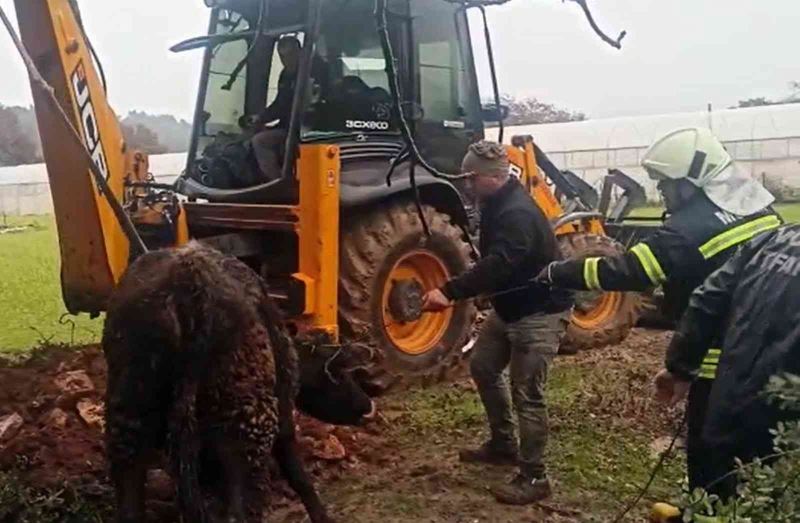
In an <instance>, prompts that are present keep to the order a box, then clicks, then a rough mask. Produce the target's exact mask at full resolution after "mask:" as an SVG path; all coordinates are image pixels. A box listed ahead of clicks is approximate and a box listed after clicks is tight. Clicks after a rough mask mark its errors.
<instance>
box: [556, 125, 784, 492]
mask: <svg viewBox="0 0 800 523" xmlns="http://www.w3.org/2000/svg"><path fill="white" fill-rule="evenodd" d="M642 166H643V167H644V168H645V170H646V171H647V173H648V174H649V176H650V177H651V178H653V179H654V180H657V181H658V189H659V191H660V192H661V193H662V195H663V197H664V202H665V204H666V207H667V212H668V213H669V218H668V219H667V220H666V221H665V222H664V224H663V225H662V226H661V227H659V228H658V229H657V230H656V231H655V232H654V233H653V234H652V235H650V236H648V237H647V238H645V239H644V240H643V241H642V242H640V243H638V244H637V245H634V246H633V247H632V248H631V249H630V250H629V251H628V252H627V253H625V254H623V255H619V256H607V257H602V258H596V257H591V258H587V259H585V260H575V261H567V262H561V263H554V264H552V265H551V266H549V267H548V268H547V270H546V271H545V272H544V273H543V274H542V275H541V279H542V280H543V281H546V282H549V283H552V284H553V285H557V286H562V287H566V288H571V289H583V290H601V289H602V290H607V291H645V290H648V289H650V288H652V287H657V286H659V285H661V286H662V287H663V289H664V295H665V304H664V309H665V311H664V312H666V313H667V315H668V316H670V317H671V318H672V319H674V320H677V319H679V318H680V316H681V314H682V313H683V311H684V310H685V309H686V306H687V304H688V302H689V297H690V296H691V293H692V291H694V289H695V288H697V287H698V286H700V284H702V283H703V280H705V278H706V277H707V276H708V275H709V274H711V273H712V272H713V271H714V270H716V269H717V268H719V267H720V266H721V265H722V264H723V263H724V262H725V261H726V260H728V259H729V258H730V256H731V255H732V254H733V253H734V252H735V251H736V249H738V248H739V247H740V246H741V245H743V244H745V243H746V242H747V241H749V240H750V239H751V238H753V237H754V236H756V235H758V234H759V233H762V232H765V231H769V230H773V229H775V228H777V227H779V226H780V225H781V220H780V218H779V217H778V216H777V215H776V214H775V213H774V212H773V211H772V209H771V207H770V204H771V203H772V202H773V200H774V198H773V197H772V195H770V193H769V192H767V190H766V189H764V188H763V187H762V186H761V184H759V183H758V182H756V181H754V180H752V178H751V177H750V174H749V173H748V172H746V171H745V170H743V169H741V168H740V167H739V166H738V165H736V164H735V163H734V162H733V160H732V159H731V157H730V155H729V154H728V153H727V151H726V150H725V148H724V147H723V145H722V143H720V142H719V140H717V139H716V137H715V136H714V135H713V134H712V133H711V131H709V130H708V129H703V128H688V129H679V130H676V131H673V132H671V133H668V134H667V135H666V136H664V137H663V138H661V139H660V140H658V141H656V142H655V143H654V144H653V145H652V146H651V147H650V149H649V150H648V151H647V152H646V153H645V155H644V158H643V159H642ZM706 351H707V353H706V355H705V359H704V361H703V366H702V372H701V373H700V374H699V376H698V380H696V381H694V383H693V384H692V387H691V390H690V391H689V400H688V404H687V407H686V408H687V418H688V438H687V465H688V472H689V485H690V487H691V488H696V487H702V486H705V485H706V484H707V483H708V482H709V481H710V479H711V478H710V477H709V476H708V471H709V470H710V466H709V463H710V462H713V460H714V457H713V455H712V453H711V451H710V449H709V447H708V446H707V445H705V444H704V442H703V438H702V428H703V424H704V421H705V417H706V411H707V404H708V395H709V393H710V391H711V386H712V384H713V381H714V376H715V374H716V367H717V362H718V361H719V358H720V348H719V343H718V340H710V342H709V345H708V346H707V347H706ZM663 378H664V379H668V378H669V377H668V376H664V377H663Z"/></svg>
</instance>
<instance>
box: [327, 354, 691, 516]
mask: <svg viewBox="0 0 800 523" xmlns="http://www.w3.org/2000/svg"><path fill="white" fill-rule="evenodd" d="M648 364H649V362H648ZM646 365H647V364H646ZM646 365H645V366H646ZM620 372H622V374H620V375H619V376H623V375H626V374H625V371H624V369H622V368H620V367H619V366H616V367H615V366H613V365H611V366H608V365H606V364H604V363H603V362H602V361H601V363H599V364H585V363H584V364H580V363H577V364H576V362H575V361H574V360H572V359H568V358H565V359H559V360H557V363H556V365H555V366H554V367H553V370H552V372H551V375H550V378H549V381H548V393H547V395H548V405H549V410H550V419H551V437H550V442H549V445H548V452H547V462H548V464H549V467H550V469H551V473H552V476H553V477H554V478H556V481H557V485H558V486H557V489H556V492H557V494H556V498H555V500H554V502H555V503H556V504H557V505H558V506H560V507H566V508H572V509H577V510H580V511H581V512H582V513H583V514H584V515H585V516H589V517H590V518H592V519H590V520H592V521H608V520H610V519H611V518H612V517H613V516H614V515H615V514H616V513H617V512H618V511H619V510H620V509H621V508H622V507H623V506H624V505H625V504H626V503H628V502H629V501H630V500H632V499H633V498H634V497H635V496H636V495H637V494H638V492H639V489H640V488H641V486H642V485H643V484H644V483H645V482H646V480H647V478H648V477H649V475H650V473H651V471H652V467H653V466H654V465H655V459H656V458H655V457H654V455H653V452H652V450H651V443H652V441H653V439H654V437H655V435H654V434H657V433H659V431H660V430H662V429H655V426H657V425H658V423H657V421H656V418H658V417H659V415H663V413H660V414H659V413H658V412H656V411H655V410H654V412H653V416H652V417H650V418H648V419H645V420H641V419H640V420H636V419H625V416H624V415H620V416H617V417H615V416H603V415H602V414H601V413H599V412H598V410H597V407H596V405H594V400H595V399H597V398H599V397H612V396H613V397H617V398H621V397H623V396H626V395H628V394H638V395H644V394H649V381H648V383H647V384H646V386H645V387H644V389H645V391H643V390H641V389H638V388H637V389H635V390H629V389H627V385H625V380H623V379H620V378H619V377H616V376H617V374H614V376H615V377H614V378H613V379H607V376H606V375H607V374H608V373H620ZM648 375H649V374H648ZM589 383H592V384H593V386H594V388H593V389H592V390H590V391H589V390H588V389H587V386H586V385H587V384H589ZM623 389H624V390H623ZM401 401H402V403H400V404H398V405H391V407H395V408H399V409H400V410H401V412H402V414H400V415H399V416H396V417H393V418H392V419H391V422H390V423H391V427H392V431H393V434H392V436H391V437H392V442H393V447H396V450H395V452H397V453H398V454H402V455H403V456H404V461H406V462H409V463H411V465H408V466H410V467H412V468H411V469H410V470H413V467H415V466H418V464H419V463H423V464H426V465H423V466H428V465H427V464H431V465H432V466H434V468H435V469H436V470H439V471H440V472H439V475H442V474H443V475H444V476H445V478H446V479H444V480H441V479H440V480H439V481H443V482H444V484H445V486H446V492H447V493H446V494H443V495H442V499H437V503H439V505H440V506H439V507H438V508H437V509H435V510H434V509H432V508H431V509H429V510H428V512H427V517H428V518H430V519H427V518H426V520H429V521H437V522H438V521H442V520H447V518H446V517H443V513H445V514H446V513H447V506H448V503H449V504H450V505H452V506H454V507H455V506H461V508H462V509H463V510H464V512H462V513H461V514H460V515H461V516H463V517H467V516H469V517H472V516H477V514H478V512H477V510H478V509H477V508H475V507H476V506H480V505H481V504H486V503H489V505H488V506H489V507H490V508H491V507H493V505H491V501H490V498H487V496H486V493H485V492H483V491H482V490H481V489H482V488H483V487H484V485H485V484H486V483H487V482H493V481H498V480H502V478H503V476H502V474H499V475H498V473H497V472H495V471H491V470H487V469H486V467H481V466H472V467H469V466H463V465H462V466H459V465H458V464H452V463H451V462H453V458H452V456H453V455H454V454H455V451H456V450H457V448H459V447H463V446H467V445H470V444H476V443H478V442H480V441H482V440H483V439H484V438H485V437H486V436H487V433H486V421H485V415H484V412H483V408H482V406H481V404H480V400H479V398H478V396H477V394H476V393H475V392H474V391H471V390H468V389H465V388H464V387H457V386H449V387H448V386H444V387H434V388H431V389H426V390H415V391H411V392H410V393H406V394H404V395H403V397H402V399H401ZM391 407H390V408H391ZM653 408H654V409H655V407H653ZM654 431H655V432H654ZM447 463H451V464H450V465H447ZM442 470H444V473H442V472H441V471H442ZM409 475H410V476H412V478H411V479H409V478H408V476H409ZM413 476H414V474H413V472H412V473H409V471H403V472H400V473H398V472H394V473H393V475H392V479H391V486H390V488H388V489H385V488H383V486H382V485H379V486H377V487H375V494H374V495H375V496H377V497H378V498H379V499H380V504H379V506H376V507H371V508H370V510H376V511H377V514H378V515H380V516H381V517H382V518H386V519H387V521H395V519H393V516H396V514H397V508H398V507H403V509H404V511H408V513H409V514H413V515H415V516H422V515H426V514H425V513H424V512H422V513H421V512H420V504H422V505H423V506H424V503H425V497H426V496H428V495H430V492H429V491H428V490H426V489H425V488H420V483H421V482H420V480H419V479H416V478H414V477H413ZM682 476H683V457H682V456H681V455H677V456H672V457H670V458H669V459H667V460H666V462H665V466H664V468H663V469H662V471H661V472H660V473H659V475H658V476H657V478H656V480H655V482H654V484H653V486H652V487H651V489H650V490H649V491H648V494H647V496H646V497H645V499H644V500H643V501H642V502H640V504H639V506H638V507H637V508H636V510H635V511H634V516H633V518H634V519H630V520H638V519H635V518H637V517H642V516H643V515H644V514H645V512H646V511H647V508H648V507H649V504H650V503H651V502H652V501H653V500H669V499H673V498H675V497H676V495H677V494H678V493H679V483H680V479H681V478H682ZM375 480H376V478H375V477H374V476H370V477H369V478H368V480H366V479H365V481H364V482H363V483H362V482H360V481H358V479H357V478H348V479H347V482H345V483H347V486H346V487H345V486H344V485H343V486H342V487H341V488H338V486H337V488H333V489H332V490H333V491H334V492H336V495H335V496H334V497H335V498H336V500H337V503H338V504H343V505H348V504H352V505H355V506H360V507H362V508H363V507H364V503H365V499H364V489H367V490H369V489H371V488H372V487H371V486H370V485H372V484H373V482H374V481H375ZM371 498H372V496H369V498H368V499H370V500H371ZM494 507H495V508H494V510H497V508H496V506H494ZM454 510H455V509H454ZM348 515H350V514H348ZM434 516H436V517H434ZM493 516H494V517H497V518H499V519H498V520H501V519H503V518H504V517H505V518H508V519H507V520H509V521H512V520H513V521H518V520H519V521H527V520H528V519H526V518H524V517H521V518H519V519H517V517H518V516H515V515H514V513H509V514H504V515H501V514H499V513H494V514H493ZM439 518H441V519H439ZM353 521H362V519H358V518H356V519H353ZM626 521H627V520H626Z"/></svg>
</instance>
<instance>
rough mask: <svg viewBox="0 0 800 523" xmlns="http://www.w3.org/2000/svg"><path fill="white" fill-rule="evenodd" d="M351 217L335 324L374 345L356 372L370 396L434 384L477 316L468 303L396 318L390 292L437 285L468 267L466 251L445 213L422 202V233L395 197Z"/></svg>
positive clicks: (459, 358)
mask: <svg viewBox="0 0 800 523" xmlns="http://www.w3.org/2000/svg"><path fill="white" fill-rule="evenodd" d="M381 207H382V208H376V209H372V210H370V211H369V212H367V213H362V214H360V215H358V216H355V217H352V218H351V219H350V220H349V223H346V224H345V226H344V228H343V235H342V242H341V252H340V259H341V263H340V277H339V282H340V285H339V289H340V290H339V304H340V305H339V323H340V326H341V330H342V335H343V338H344V343H345V344H346V343H347V342H348V340H349V341H350V342H352V341H359V342H363V343H366V344H369V345H370V346H372V347H373V348H375V349H377V350H376V351H375V354H374V356H373V357H372V358H371V361H365V362H363V365H361V366H360V368H359V369H358V371H357V377H358V378H359V381H360V382H361V383H362V384H363V385H364V387H365V389H367V390H368V392H370V393H372V394H379V393H383V392H385V391H386V390H388V389H389V388H391V387H392V386H394V385H396V384H398V383H400V382H406V383H409V382H422V383H432V382H435V381H441V380H444V379H447V378H448V377H450V376H451V375H452V374H453V372H454V371H455V370H456V369H458V368H459V367H460V366H461V364H462V363H463V361H464V355H463V353H462V347H463V346H464V345H465V344H466V342H467V341H468V339H469V336H470V334H471V331H472V327H473V322H474V319H475V307H474V306H473V305H472V303H471V301H463V302H459V303H457V304H456V305H455V306H454V307H453V308H452V309H449V310H447V311H444V312H442V313H426V314H423V315H422V317H421V318H419V319H418V320H417V321H411V322H405V323H404V322H402V321H398V320H397V319H396V318H394V317H393V315H392V313H391V310H390V307H389V296H390V294H391V292H392V288H393V286H394V285H395V282H398V281H412V280H413V281H416V282H418V283H419V284H420V285H421V286H422V288H423V289H424V290H426V291H427V290H431V289H435V288H438V287H440V286H441V285H443V284H444V283H445V282H446V281H447V280H448V279H450V278H451V277H453V276H456V275H458V274H460V273H462V272H464V271H465V270H467V268H468V267H469V264H470V249H469V245H468V244H467V243H466V241H464V238H463V234H462V232H461V230H460V229H459V228H458V227H456V226H455V225H453V223H452V222H451V219H450V217H449V216H448V215H446V214H443V213H441V212H438V211H436V210H435V209H434V208H433V207H430V206H424V207H423V212H424V214H425V218H426V221H427V223H428V226H429V227H430V232H431V236H430V237H426V236H425V233H424V232H423V228H422V223H421V221H420V219H419V215H418V212H417V208H416V206H415V205H414V204H413V203H412V202H408V201H400V202H394V203H390V204H387V205H386V206H385V207H384V206H381Z"/></svg>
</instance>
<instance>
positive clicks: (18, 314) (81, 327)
mask: <svg viewBox="0 0 800 523" xmlns="http://www.w3.org/2000/svg"><path fill="white" fill-rule="evenodd" d="M0 224H3V221H2V219H0ZM7 224H8V225H28V224H30V225H33V226H34V227H33V228H31V229H29V230H27V231H25V232H21V233H13V234H2V235H0V310H2V311H3V313H2V321H1V322H0V325H1V326H2V328H0V352H5V353H18V352H20V351H23V350H26V349H30V348H31V347H34V346H36V345H38V344H41V343H44V342H48V343H76V344H77V343H89V342H93V341H96V340H98V339H99V334H100V332H101V329H102V323H101V322H100V321H98V320H90V319H89V318H88V316H86V315H81V316H79V317H73V316H68V317H66V318H65V319H64V323H63V324H60V323H59V320H60V319H61V318H62V316H63V315H64V314H65V313H66V309H65V308H64V304H63V302H62V300H61V286H60V282H59V264H60V260H59V251H58V239H57V234H56V230H55V222H54V221H53V219H52V217H42V216H34V217H21V218H9V219H8V220H7ZM73 325H74V327H73Z"/></svg>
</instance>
